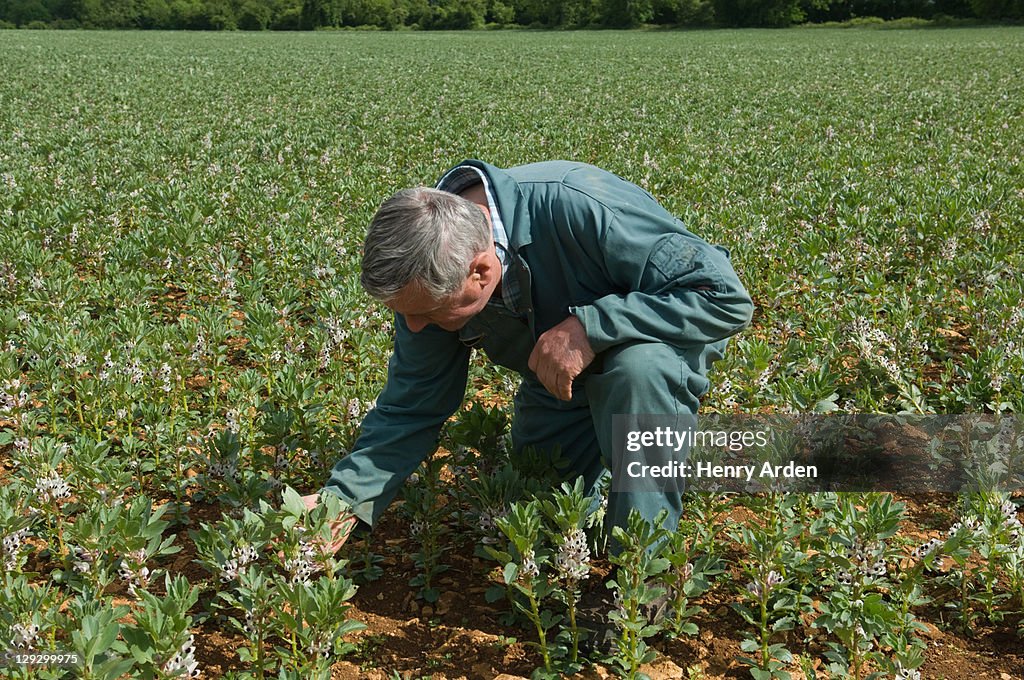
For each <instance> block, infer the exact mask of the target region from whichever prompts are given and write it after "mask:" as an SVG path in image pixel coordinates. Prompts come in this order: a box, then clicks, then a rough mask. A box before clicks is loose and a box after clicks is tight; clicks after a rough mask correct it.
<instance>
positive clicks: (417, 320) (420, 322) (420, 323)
mask: <svg viewBox="0 0 1024 680" xmlns="http://www.w3.org/2000/svg"><path fill="white" fill-rule="evenodd" d="M428 323H430V322H429V321H427V319H426V318H424V317H422V316H416V315H414V314H406V315H405V325H406V326H408V327H409V330H411V331H412V332H413V333H419V332H420V331H421V330H423V329H424V328H426V327H427V324H428Z"/></svg>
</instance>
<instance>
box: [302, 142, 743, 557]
mask: <svg viewBox="0 0 1024 680" xmlns="http://www.w3.org/2000/svg"><path fill="white" fill-rule="evenodd" d="M362 283H363V286H364V287H365V288H366V290H367V292H368V293H369V294H370V295H371V296H372V297H374V298H376V299H378V300H380V301H381V302H383V303H384V304H385V305H387V306H388V307H389V308H390V309H391V310H392V311H394V313H395V345H394V354H393V356H392V358H391V361H390V363H389V365H388V379H387V384H386V386H385V388H384V391H383V392H382V393H381V395H380V396H379V398H378V399H377V405H376V408H374V409H373V410H372V411H371V412H370V413H369V414H368V415H367V416H366V418H365V419H364V421H363V423H362V430H361V434H360V436H359V438H358V440H357V441H356V443H355V446H354V448H353V451H352V453H351V454H349V455H348V456H346V457H344V458H342V459H341V460H340V461H338V463H337V464H336V465H335V466H334V469H333V471H332V473H331V476H330V479H329V480H328V482H327V484H326V485H325V491H326V492H330V493H334V494H337V495H338V496H340V497H341V498H342V500H344V501H346V503H347V504H348V506H350V508H351V512H352V515H353V517H352V518H351V519H349V520H347V521H345V522H343V523H341V524H340V525H339V526H338V527H336V536H337V541H336V544H335V546H334V547H339V546H340V545H341V543H343V542H344V540H345V538H346V537H347V535H348V533H349V531H350V530H351V528H352V527H353V525H354V524H355V523H356V522H357V521H358V522H361V523H362V524H364V525H366V526H369V527H372V526H373V525H374V524H376V522H377V520H378V519H379V517H380V515H381V513H383V511H384V509H385V508H386V507H387V506H388V505H389V504H390V503H391V501H392V500H393V498H394V497H395V495H396V494H397V492H398V490H399V488H400V486H401V484H402V483H403V481H404V480H405V479H406V478H407V477H408V476H409V475H410V474H411V473H412V472H413V471H414V470H415V469H416V467H417V466H418V465H419V464H420V463H421V462H422V461H423V459H424V458H425V457H426V456H428V455H429V454H430V453H432V452H433V451H434V449H435V448H436V443H437V439H438V436H439V433H440V430H441V428H442V426H443V424H444V422H445V421H446V420H447V419H448V418H449V417H450V416H451V415H452V414H453V413H454V412H455V411H456V410H457V409H458V408H459V406H460V404H461V402H462V398H463V395H464V393H465V388H466V378H467V370H468V362H469V357H470V353H471V351H472V348H474V347H476V348H481V349H483V351H484V352H486V353H487V355H488V356H489V357H490V359H491V360H492V361H494V362H495V363H497V364H500V365H503V366H506V367H509V368H511V369H514V370H516V371H517V372H519V373H520V374H521V375H522V378H523V381H522V384H521V385H520V387H519V390H518V392H517V393H516V395H515V402H514V406H515V409H514V416H513V426H512V442H513V446H514V447H516V448H520V447H524V446H531V445H532V446H534V447H536V448H537V449H538V450H539V451H548V452H555V451H560V454H561V456H562V458H564V460H565V461H566V463H567V467H566V468H565V469H564V476H565V478H566V479H567V480H574V479H576V478H577V477H578V476H580V475H582V476H583V478H584V481H585V483H586V485H587V487H588V488H589V489H594V488H596V485H597V484H598V483H599V481H600V479H601V477H602V476H603V475H605V474H607V473H606V469H607V467H608V466H610V465H611V457H612V451H613V432H612V422H613V416H616V415H624V414H653V415H657V416H681V415H692V414H694V413H696V411H697V408H698V406H699V399H700V397H701V396H703V395H704V393H705V392H707V390H708V387H709V383H708V380H707V377H706V374H707V370H708V367H709V366H710V364H711V363H712V362H713V361H715V360H716V359H718V358H720V357H721V353H722V351H723V350H724V347H725V342H726V338H728V337H730V336H732V335H734V334H735V333H737V332H739V331H740V330H741V329H742V328H743V327H744V326H746V325H747V324H748V323H749V321H750V318H751V313H752V311H753V305H752V303H751V300H750V297H749V296H748V295H747V292H746V291H745V290H744V288H743V286H742V284H741V283H740V281H739V279H738V278H737V276H736V273H735V272H734V270H733V268H732V266H731V264H730V262H729V257H728V252H727V251H726V250H725V249H723V248H719V247H716V246H711V245H709V244H708V243H706V242H705V241H703V240H702V239H700V238H698V237H697V236H695V235H693V234H691V233H690V232H689V231H687V230H686V228H685V227H684V226H683V224H682V223H681V222H680V221H679V220H678V219H676V218H675V217H673V216H672V215H671V214H669V213H668V212H667V211H666V210H665V209H664V208H662V207H661V206H660V205H659V204H658V203H657V201H655V199H654V198H653V197H652V196H651V195H650V194H649V193H647V192H646V191H644V190H643V189H641V188H640V187H638V186H636V185H634V184H631V183H629V182H627V181H625V180H623V179H621V178H619V177H617V176H615V175H613V174H611V173H609V172H606V171H604V170H601V169H599V168H596V167H593V166H590V165H585V164H581V163H572V162H566V161H551V162H542V163H534V164H531V165H524V166H519V167H514V168H509V169H500V168H497V167H494V166H492V165H489V164H487V163H484V162H481V161H474V160H470V161H465V162H464V163H463V164H461V165H459V166H457V167H456V168H454V169H453V170H451V171H449V172H448V173H447V174H445V176H444V177H442V179H441V180H440V182H439V183H438V185H437V188H436V189H427V188H417V189H408V190H404V191H400V192H398V193H397V194H395V196H393V197H392V198H390V199H389V200H387V201H386V202H385V203H384V204H383V205H382V206H381V208H380V210H379V211H378V212H377V214H376V216H375V217H374V218H373V221H372V223H371V225H370V229H369V233H368V234H367V237H366V242H365V247H364V255H363V271H362ZM613 488H614V486H613ZM305 500H306V503H307V504H308V505H309V506H310V507H312V506H314V505H315V504H316V502H317V496H315V495H314V496H307V497H306V499H305ZM634 507H635V508H637V509H638V510H639V511H640V512H641V514H642V515H643V516H644V517H645V518H647V519H648V520H652V519H653V518H654V517H656V516H657V514H658V512H659V511H660V510H662V509H666V510H668V519H667V520H666V522H667V525H666V526H670V527H675V525H676V523H677V522H678V520H679V516H680V512H681V499H680V497H679V494H678V493H673V492H665V493H649V492H640V493H636V492H630V491H619V492H613V493H612V494H611V495H610V497H609V504H608V514H607V516H606V517H607V519H606V521H607V522H610V523H611V525H617V526H624V525H625V520H626V516H627V515H628V513H629V510H630V508H634Z"/></svg>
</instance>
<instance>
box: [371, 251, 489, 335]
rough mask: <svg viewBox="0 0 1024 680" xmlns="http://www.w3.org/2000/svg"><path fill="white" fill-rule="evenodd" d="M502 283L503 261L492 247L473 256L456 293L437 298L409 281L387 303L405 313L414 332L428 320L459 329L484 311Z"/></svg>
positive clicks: (446, 328)
mask: <svg viewBox="0 0 1024 680" xmlns="http://www.w3.org/2000/svg"><path fill="white" fill-rule="evenodd" d="M500 283H501V262H500V261H499V260H498V255H497V253H495V251H494V250H489V251H486V252H483V253H480V254H479V255H477V256H476V257H475V258H473V262H472V263H470V267H469V274H468V275H467V276H466V279H465V281H463V282H462V288H461V289H460V290H458V291H456V292H455V293H454V294H453V295H451V296H449V297H447V298H445V299H443V300H435V299H434V298H432V297H431V296H430V295H429V294H428V293H426V292H424V290H423V289H422V288H421V287H420V285H419V284H418V283H410V284H409V285H407V286H406V287H405V288H403V289H402V290H401V291H399V293H398V295H396V296H395V297H394V298H393V299H391V300H390V301H389V302H386V303H384V304H385V305H387V307H388V308H389V309H391V311H393V312H395V313H397V314H401V315H402V316H403V317H405V323H406V325H407V326H409V330H411V331H412V332H413V333H419V332H420V331H421V330H423V329H424V328H426V327H427V325H429V324H434V325H435V326H439V327H441V328H443V329H444V330H446V331H457V330H459V329H460V328H462V327H463V326H465V325H466V324H467V323H468V322H469V320H470V319H472V318H473V317H474V316H476V315H477V314H479V313H480V312H482V311H483V309H484V307H486V306H487V301H488V300H489V299H491V295H492V294H493V293H494V291H496V290H497V289H498V285H499V284H500Z"/></svg>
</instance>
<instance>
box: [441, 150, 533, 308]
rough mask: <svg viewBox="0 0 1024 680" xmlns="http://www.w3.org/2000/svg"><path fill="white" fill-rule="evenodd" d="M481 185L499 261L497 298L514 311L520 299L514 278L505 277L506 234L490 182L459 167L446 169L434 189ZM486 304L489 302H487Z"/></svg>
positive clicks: (450, 190)
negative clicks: (445, 172)
mask: <svg viewBox="0 0 1024 680" xmlns="http://www.w3.org/2000/svg"><path fill="white" fill-rule="evenodd" d="M479 182H483V184H484V193H485V194H486V195H487V208H488V211H489V212H490V216H491V229H492V231H493V234H494V245H495V246H497V247H496V248H495V252H496V253H497V255H498V260H499V261H500V262H501V297H502V301H503V302H504V303H505V307H506V308H508V309H512V310H514V309H518V308H519V302H520V298H521V297H522V294H521V291H520V289H519V281H517V280H516V277H515V276H510V275H509V268H510V266H511V262H512V257H511V255H510V253H509V247H508V232H506V231H505V223H504V222H502V221H501V214H500V213H499V212H498V205H497V204H496V203H495V202H494V196H493V194H492V193H491V183H490V181H489V180H488V179H487V175H485V174H484V173H483V172H482V171H481V170H479V169H477V168H474V167H473V166H471V165H460V166H458V167H456V168H453V169H452V170H450V171H449V172H448V173H447V174H446V175H445V176H444V177H442V178H441V179H440V180H439V181H438V183H437V186H436V187H435V188H437V189H439V190H441V191H447V192H448V193H451V194H457V193H459V192H461V191H463V190H465V189H468V188H469V187H471V186H473V185H474V184H478V183H479ZM488 304H490V303H488Z"/></svg>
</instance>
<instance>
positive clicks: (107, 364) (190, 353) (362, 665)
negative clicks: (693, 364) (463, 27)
mask: <svg viewBox="0 0 1024 680" xmlns="http://www.w3.org/2000/svg"><path fill="white" fill-rule="evenodd" d="M0 73H2V74H3V75H2V77H0V538H2V545H0V574H2V580H0V653H3V652H4V651H7V652H13V651H22V652H26V653H35V654H40V655H45V654H47V653H49V654H50V656H49V657H46V656H40V657H36V660H37V661H39V663H37V664H35V665H29V664H25V663H21V662H22V661H24V660H25V658H26V657H21V658H16V657H14V656H12V655H10V654H9V655H8V657H6V658H0V664H2V665H0V675H4V676H9V677H14V678H44V679H45V678H90V679H114V678H161V679H163V678H173V677H203V678H218V677H225V678H236V679H237V678H296V679H299V678H303V679H305V678H327V677H333V678H381V679H383V678H421V677H423V678H426V677H430V678H437V679H441V678H448V679H453V678H494V677H498V676H502V675H503V674H504V677H506V678H508V677H509V676H530V675H531V674H535V675H536V676H538V677H567V676H573V675H574V674H575V675H577V677H580V678H602V677H608V676H610V675H615V674H616V673H617V674H620V675H623V676H627V677H641V676H642V675H644V674H646V675H648V676H649V677H652V678H671V677H687V678H704V677H706V678H746V677H753V678H755V679H757V680H765V679H768V678H787V677H789V678H793V679H794V680H796V679H799V678H843V677H853V678H869V677H884V678H901V679H912V678H925V679H932V678H948V679H951V680H952V679H955V678H993V679H998V680H1013V679H1017V678H1024V639H1022V636H1024V527H1022V525H1021V521H1022V519H1024V514H1022V507H1021V506H1022V504H1024V496H1022V495H1021V494H1020V492H1013V491H1009V492H998V493H997V492H985V493H960V494H951V493H929V494H919V495H905V494H898V493H897V494H891V493H881V492H878V493H858V494H850V493H831V492H830V493H824V492H822V493H814V494H795V493H781V492H766V493H760V494H740V493H710V492H705V493H688V494H687V495H686V498H685V507H686V510H685V514H684V517H683V520H682V523H681V524H680V526H679V530H678V531H676V532H674V533H671V534H667V535H662V534H661V533H660V532H652V530H651V529H650V528H649V527H645V526H642V525H640V524H635V525H633V526H631V527H630V528H629V530H628V531H625V532H623V533H622V535H621V536H620V542H621V543H622V545H623V546H624V550H623V551H622V552H621V553H619V554H618V555H616V556H614V557H611V558H610V557H609V555H608V554H606V553H605V552H604V551H603V550H602V546H601V544H600V541H599V540H597V539H596V538H594V537H595V536H599V532H595V531H590V532H586V531H585V530H587V529H593V528H596V527H597V526H598V525H599V524H600V517H599V514H600V512H599V511H597V512H595V504H593V503H591V502H590V499H587V498H585V497H582V495H581V493H580V492H579V490H578V489H574V488H573V487H571V486H566V487H564V488H562V489H559V488H558V485H557V484H552V483H551V481H550V480H548V479H545V478H544V477H543V475H542V474H541V473H539V472H537V470H535V469H532V468H531V467H530V466H529V465H526V464H524V462H523V461H522V460H516V459H515V458H514V457H512V456H510V454H509V453H508V446H507V430H508V419H509V417H510V415H511V408H510V401H511V396H512V394H513V393H514V390H515V386H516V384H517V383H516V379H515V376H514V375H513V374H511V373H509V372H506V371H504V370H501V369H496V368H494V367H492V366H491V365H489V363H488V362H487V360H486V358H485V357H483V356H477V357H475V358H474V360H473V364H472V366H471V371H470V383H469V385H468V386H467V400H466V404H465V406H464V408H463V409H462V410H461V411H460V412H459V413H458V414H456V416H455V417H454V418H453V419H452V421H451V422H450V423H449V424H448V426H447V427H446V430H445V433H444V435H443V437H442V440H441V442H440V449H439V451H438V453H437V454H435V455H434V456H432V457H431V458H429V459H428V460H427V461H426V462H425V463H424V465H423V466H422V467H421V468H420V470H419V472H418V473H417V474H416V475H415V476H414V478H412V479H410V480H409V482H407V483H406V485H405V487H404V490H403V492H402V495H401V496H400V500H399V501H398V502H396V503H395V504H394V505H393V506H392V507H391V508H390V509H389V510H388V512H387V513H386V514H385V516H384V518H383V520H382V522H381V525H380V526H379V527H377V529H376V530H375V531H374V532H373V533H372V534H371V535H369V536H364V537H360V538H358V540H356V539H353V540H351V541H350V542H349V543H348V544H347V545H346V546H345V547H344V548H343V549H342V551H341V552H340V553H339V554H337V555H334V556H332V555H329V554H324V551H323V550H321V549H319V546H320V545H321V542H320V541H319V540H318V539H320V538H322V537H324V536H326V535H327V532H328V531H329V529H328V528H327V522H328V521H329V520H330V519H331V518H332V517H333V516H334V514H335V513H337V512H338V507H337V505H336V504H330V505H325V506H322V507H321V508H318V509H317V510H315V511H312V512H310V511H306V510H305V509H304V507H303V505H302V503H301V500H300V498H299V497H300V495H302V494H307V493H313V492H315V491H316V490H317V489H318V488H320V485H321V484H322V483H323V482H324V481H325V480H326V478H327V475H328V472H329V470H330V468H331V466H332V465H333V464H334V462H335V461H336V460H337V459H338V458H340V457H341V456H343V455H344V454H345V453H346V451H347V450H349V448H350V447H351V445H352V443H353V441H354V438H355V436H356V435H357V434H358V428H359V423H360V421H361V418H362V416H363V415H365V413H366V412H367V411H368V410H369V409H370V408H372V406H373V401H374V399H375V397H376V395H377V393H378V392H379V390H380V388H381V387H382V385H383V381H384V379H385V376H386V370H387V360H388V357H389V355H390V343H391V334H392V320H391V318H390V315H389V313H386V312H387V310H386V308H384V307H382V306H379V305H377V304H375V303H373V302H372V301H370V299H369V298H368V297H366V296H365V294H364V293H363V292H362V291H361V289H360V287H359V283H358V271H359V258H360V250H361V243H362V237H363V235H364V233H365V229H366V226H367V224H368V222H369V219H370V217H371V216H372V215H373V213H374V211H375V209H376V207H377V206H378V205H379V203H380V202H381V201H382V200H383V199H385V198H387V197H388V196H390V195H391V194H392V193H393V192H394V191H396V190H398V189H400V188H404V187H406V186H411V185H417V184H432V183H433V182H434V181H435V180H436V179H437V177H438V176H440V175H441V174H442V173H443V172H444V171H445V170H447V169H448V168H449V167H451V166H453V165H455V164H456V163H458V162H459V161H461V160H463V159H465V158H479V159H482V160H486V161H488V162H491V163H493V164H495V165H498V166H501V167H508V166H511V165H516V164H520V163H527V162H532V161H537V160H543V159H552V158H567V159H573V160H579V161H586V162H589V163H593V164H596V165H599V166H602V167H605V168H607V169H609V170H612V171H613V172H616V173H617V174H619V175H621V176H623V177H625V178H627V179H629V180H631V181H633V182H635V183H637V184H639V185H641V186H643V187H645V188H646V189H647V190H648V191H650V192H651V193H652V194H654V196H655V197H656V198H657V199H658V200H659V201H661V202H662V203H663V204H664V205H665V206H666V207H667V208H668V209H669V210H671V211H672V212H674V213H675V214H677V215H679V216H680V217H681V218H683V219H684V220H685V222H686V223H687V224H688V225H689V228H690V229H691V230H692V231H694V232H695V233H697V234H699V235H701V236H703V237H704V238H706V239H707V240H709V241H711V242H713V243H720V244H723V245H726V246H727V247H728V248H729V249H730V250H731V252H732V258H733V263H734V265H735V267H736V269H737V271H738V272H739V274H740V277H741V279H742V280H743V281H744V283H745V285H746V286H747V288H748V290H749V291H750V293H751V295H752V297H753V298H754V301H755V303H756V311H755V316H754V320H753V323H752V325H751V327H750V328H749V329H747V330H746V331H744V332H743V333H742V334H740V335H739V336H737V337H736V338H734V339H733V340H732V341H731V344H730V346H729V350H728V352H727V354H726V357H725V358H724V359H723V360H722V361H720V362H718V363H717V364H716V365H715V367H714V369H713V371H712V376H711V377H712V383H713V387H712V391H711V393H709V394H708V395H707V397H706V398H705V400H704V405H703V408H704V409H705V410H707V411H709V412H722V413H752V414H802V413H812V412H814V413H838V414H854V413H874V414H898V413H912V414H986V415H989V416H1015V415H1016V414H1020V413H1021V411H1022V410H1024V386H1022V382H1024V274H1022V272H1024V168H1022V160H1021V157H1022V155H1024V29H1021V28H990V29H981V28H979V29H957V30H919V31H852V30H851V31H843V30H787V31H710V32H581V33H562V32H527V31H522V32H515V31H512V32H472V33H447V34H441V33H411V32H410V33H369V32H345V33H340V32H338V33H307V34H266V33H264V34H208V35H207V34H188V33H143V32H138V33H104V32H46V31H0ZM541 294H542V293H541ZM1001 422H1004V423H1005V422H1009V423H1013V422H1015V421H1013V420H1012V419H1011V418H1004V419H1003V420H1002V421H1001ZM1000 427H1001V426H1000ZM1019 431H1020V428H1019V427H1018V428H1016V430H1014V428H1012V427H1009V428H1005V429H1000V430H999V436H1000V437H1001V439H1000V440H999V442H1000V446H1002V447H1003V448H1004V451H1016V452H1019V451H1020V450H1021V445H1022V444H1024V438H1022V437H1021V436H1020V435H1019ZM1018 458H1019V456H1018ZM587 535H590V538H589V539H588V538H587ZM651 545H657V546H659V547H658V548H657V549H650V550H649V549H647V548H648V547H649V546H651ZM612 574H617V576H616V586H617V587H616V590H617V594H618V596H619V602H620V609H619V619H620V637H619V644H618V650H617V652H616V653H615V654H613V655H612V656H606V657H601V656H599V655H597V654H596V653H593V652H587V651H586V650H585V649H583V648H581V645H580V644H579V642H580V637H581V633H580V631H579V627H578V625H577V621H576V617H575V607H576V605H577V604H578V600H579V598H580V596H581V593H584V592H588V591H592V590H594V589H599V588H601V589H603V588H604V584H603V581H604V580H605V579H606V578H607V577H608V576H610V575H612ZM658 593H660V594H665V595H667V596H668V597H669V602H670V605H671V606H670V612H669V616H668V618H667V619H666V621H665V622H663V623H662V624H659V625H658V626H654V627H644V626H643V625H642V624H639V623H637V622H638V621H639V620H640V619H639V618H638V617H639V614H638V612H639V611H640V605H641V604H643V603H644V602H646V601H647V600H649V599H650V598H651V597H653V595H654V594H658ZM58 654H63V655H64V656H65V657H68V658H70V657H75V661H74V662H73V663H70V664H65V665H61V664H60V663H58V659H57V658H56V655H58Z"/></svg>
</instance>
